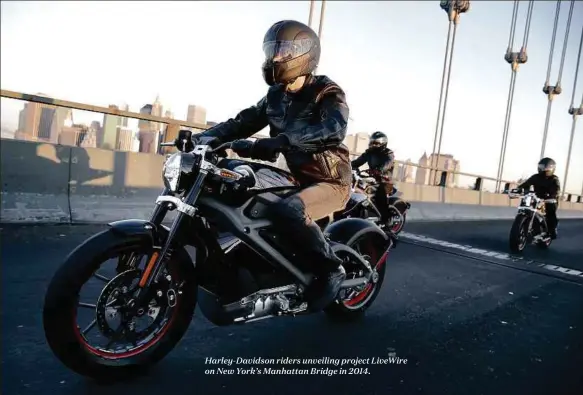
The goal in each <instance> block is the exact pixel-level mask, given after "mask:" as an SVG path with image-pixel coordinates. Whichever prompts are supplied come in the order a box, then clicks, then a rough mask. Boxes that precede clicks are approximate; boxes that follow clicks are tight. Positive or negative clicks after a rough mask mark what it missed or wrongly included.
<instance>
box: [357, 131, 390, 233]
mask: <svg viewBox="0 0 583 395" xmlns="http://www.w3.org/2000/svg"><path fill="white" fill-rule="evenodd" d="M387 144H388V138H387V135H386V134H385V133H383V132H374V133H373V134H372V135H371V136H370V138H369V142H368V149H367V150H366V151H365V152H364V153H363V154H362V155H360V156H359V157H358V158H356V159H355V160H353V161H352V163H351V165H352V168H353V169H358V168H359V167H360V166H362V165H364V164H365V163H366V164H367V165H368V168H369V174H370V175H371V176H372V177H374V178H375V180H376V182H377V183H378V184H379V185H378V188H377V189H376V193H375V196H374V202H375V206H376V207H377V209H378V210H379V212H380V213H381V224H387V223H388V221H389V216H390V213H389V204H388V200H387V196H388V195H389V196H390V195H391V194H392V193H393V170H394V167H395V154H394V153H393V151H392V150H391V149H389V148H388V147H387Z"/></svg>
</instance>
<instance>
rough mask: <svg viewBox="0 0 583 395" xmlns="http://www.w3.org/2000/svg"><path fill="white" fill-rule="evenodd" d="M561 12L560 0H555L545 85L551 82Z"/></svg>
mask: <svg viewBox="0 0 583 395" xmlns="http://www.w3.org/2000/svg"><path fill="white" fill-rule="evenodd" d="M560 12H561V0H557V10H556V11H555V24H554V25H553V34H552V35H551V49H550V50H549V65H548V66H547V80H546V83H545V86H548V85H549V83H550V82H551V81H550V80H551V67H553V54H554V53H555V41H556V40H557V26H558V25H559V14H560Z"/></svg>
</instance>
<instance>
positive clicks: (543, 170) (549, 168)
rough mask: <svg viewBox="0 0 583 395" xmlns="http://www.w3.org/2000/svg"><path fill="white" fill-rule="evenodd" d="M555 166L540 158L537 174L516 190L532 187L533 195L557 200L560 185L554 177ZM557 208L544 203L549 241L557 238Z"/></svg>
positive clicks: (556, 205) (553, 204)
mask: <svg viewBox="0 0 583 395" xmlns="http://www.w3.org/2000/svg"><path fill="white" fill-rule="evenodd" d="M556 166H557V164H556V162H555V161H554V160H553V159H551V158H542V159H541V160H540V161H539V162H538V173H536V174H533V175H532V176H531V177H530V178H529V179H528V180H526V181H524V182H523V183H522V184H520V185H519V186H518V187H517V189H528V188H530V186H531V185H532V186H534V193H536V195H537V196H538V197H540V198H542V199H557V202H558V199H559V191H560V190H561V183H560V182H559V177H557V176H556V175H555V168H556ZM557 207H558V204H555V203H545V213H546V215H545V217H546V221H547V225H548V227H549V232H550V236H551V239H556V238H557V226H558V224H559V220H558V218H557Z"/></svg>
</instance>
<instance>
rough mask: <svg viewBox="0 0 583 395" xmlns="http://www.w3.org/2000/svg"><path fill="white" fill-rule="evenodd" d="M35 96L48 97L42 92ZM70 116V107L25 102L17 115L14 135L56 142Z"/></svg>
mask: <svg viewBox="0 0 583 395" xmlns="http://www.w3.org/2000/svg"><path fill="white" fill-rule="evenodd" d="M37 96H41V97H47V98H48V96H46V95H43V94H38V95H37ZM72 118H73V112H72V110H71V109H70V108H64V107H57V106H53V105H50V104H45V103H32V102H30V103H25V105H24V108H23V109H22V110H21V111H20V113H19V116H18V129H17V130H16V132H15V134H14V137H15V138H16V139H18V140H26V141H43V142H47V143H53V144H57V143H58V141H59V136H60V134H61V129H62V128H63V126H64V125H65V122H66V121H67V120H69V121H70V120H72Z"/></svg>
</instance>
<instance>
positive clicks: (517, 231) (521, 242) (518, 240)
mask: <svg viewBox="0 0 583 395" xmlns="http://www.w3.org/2000/svg"><path fill="white" fill-rule="evenodd" d="M528 221H529V218H528V217H526V216H525V215H518V216H516V218H514V222H513V223H512V228H511V229H510V235H509V238H508V244H509V246H510V251H512V252H513V253H515V254H519V253H521V252H522V251H524V248H525V247H526V244H527V242H528Z"/></svg>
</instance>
